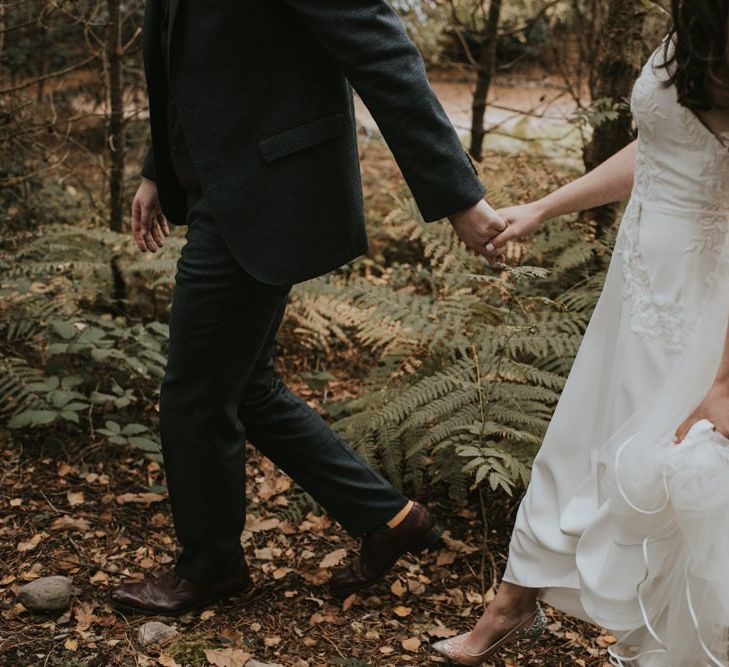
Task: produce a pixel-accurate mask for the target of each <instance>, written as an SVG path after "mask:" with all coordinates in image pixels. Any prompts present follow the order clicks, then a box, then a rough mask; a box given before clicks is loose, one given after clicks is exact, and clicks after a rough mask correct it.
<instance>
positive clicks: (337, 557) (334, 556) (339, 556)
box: [319, 549, 347, 569]
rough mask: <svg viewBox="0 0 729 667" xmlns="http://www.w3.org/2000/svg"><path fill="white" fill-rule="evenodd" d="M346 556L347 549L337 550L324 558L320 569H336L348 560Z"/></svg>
mask: <svg viewBox="0 0 729 667" xmlns="http://www.w3.org/2000/svg"><path fill="white" fill-rule="evenodd" d="M346 556H347V550H346V549H336V550H335V551H332V552H331V553H328V554H327V555H326V556H324V558H322V559H321V563H319V567H321V568H324V569H326V568H330V567H335V566H336V565H339V564H340V563H341V562H342V561H343V560H344V559H345V558H346Z"/></svg>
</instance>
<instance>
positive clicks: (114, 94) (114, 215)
mask: <svg viewBox="0 0 729 667" xmlns="http://www.w3.org/2000/svg"><path fill="white" fill-rule="evenodd" d="M107 7H108V11H109V34H108V38H107V44H106V47H107V63H108V80H109V81H108V86H109V129H108V136H107V143H108V146H109V152H110V155H111V165H110V170H109V196H110V199H109V213H110V218H109V226H110V227H111V229H112V230H113V231H115V232H120V231H121V230H122V221H123V215H124V99H123V91H124V83H123V78H122V57H123V55H124V54H123V51H122V43H121V32H122V21H121V0H107Z"/></svg>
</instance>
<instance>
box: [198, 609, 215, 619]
mask: <svg viewBox="0 0 729 667" xmlns="http://www.w3.org/2000/svg"><path fill="white" fill-rule="evenodd" d="M214 616H215V610H214V609H206V610H205V611H204V612H203V613H202V614H200V620H201V621H207V620H209V619H211V618H213V617H214Z"/></svg>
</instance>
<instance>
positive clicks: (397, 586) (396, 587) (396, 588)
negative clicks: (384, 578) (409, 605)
mask: <svg viewBox="0 0 729 667" xmlns="http://www.w3.org/2000/svg"><path fill="white" fill-rule="evenodd" d="M390 590H391V591H392V593H393V595H397V597H402V596H403V595H405V592H406V591H407V588H405V586H403V585H402V582H401V581H400V580H399V579H396V580H395V583H393V584H392V586H390Z"/></svg>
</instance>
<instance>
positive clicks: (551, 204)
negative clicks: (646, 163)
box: [487, 141, 638, 255]
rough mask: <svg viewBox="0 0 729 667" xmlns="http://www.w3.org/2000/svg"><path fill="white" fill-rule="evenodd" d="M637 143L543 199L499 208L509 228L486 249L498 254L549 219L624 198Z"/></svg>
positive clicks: (631, 185) (628, 192)
mask: <svg viewBox="0 0 729 667" xmlns="http://www.w3.org/2000/svg"><path fill="white" fill-rule="evenodd" d="M637 144H638V142H637V141H634V142H633V143H632V144H630V145H628V146H626V147H625V148H624V149H623V150H621V151H620V152H619V153H616V154H615V155H613V156H612V157H611V158H610V159H608V160H606V161H605V162H603V163H602V164H601V165H600V166H599V167H597V168H596V169H593V170H592V171H591V172H589V173H587V174H585V175H584V176H582V177H580V178H578V179H577V180H575V181H572V182H571V183H568V184H567V185H565V186H563V187H561V188H559V190H555V191H554V192H552V193H551V194H548V195H547V196H546V197H543V198H542V199H539V200H537V201H535V202H532V203H530V204H524V205H522V206H513V207H511V208H505V209H501V210H500V211H499V214H500V215H501V217H502V218H503V219H504V220H505V221H506V222H507V223H508V225H509V226H508V228H507V229H506V231H504V232H502V233H501V234H500V235H499V236H497V237H496V238H495V239H493V241H492V242H491V243H492V247H489V246H487V249H488V250H489V251H490V252H491V251H493V254H494V255H499V254H501V252H503V248H504V246H505V245H506V244H507V243H508V242H509V241H511V240H512V239H515V238H518V237H520V236H523V235H525V234H529V233H531V232H533V231H535V230H536V229H537V228H538V227H539V226H540V225H542V224H543V223H544V222H546V221H547V220H550V219H551V218H556V217H557V216H560V215H565V214H567V213H575V212H577V211H586V210H588V209H591V208H596V207H598V206H604V205H605V204H612V203H613V202H617V201H621V200H623V199H627V198H628V197H629V196H630V193H631V191H632V190H633V177H634V175H635V153H636V147H637Z"/></svg>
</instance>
